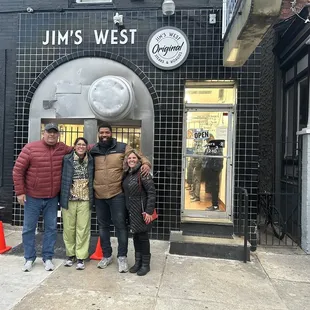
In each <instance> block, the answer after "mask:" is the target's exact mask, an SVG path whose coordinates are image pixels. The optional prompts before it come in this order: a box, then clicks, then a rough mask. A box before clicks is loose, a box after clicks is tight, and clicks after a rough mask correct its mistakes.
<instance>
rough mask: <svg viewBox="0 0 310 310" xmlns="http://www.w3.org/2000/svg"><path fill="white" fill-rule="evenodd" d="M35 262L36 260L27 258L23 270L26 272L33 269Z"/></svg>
mask: <svg viewBox="0 0 310 310" xmlns="http://www.w3.org/2000/svg"><path fill="white" fill-rule="evenodd" d="M33 264H34V261H32V260H27V261H26V262H25V264H24V266H23V268H22V271H25V272H27V271H31V270H32V266H33Z"/></svg>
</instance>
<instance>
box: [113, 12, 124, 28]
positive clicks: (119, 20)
mask: <svg viewBox="0 0 310 310" xmlns="http://www.w3.org/2000/svg"><path fill="white" fill-rule="evenodd" d="M113 22H114V24H115V25H116V26H117V27H118V26H123V25H124V22H123V15H120V14H118V13H115V15H114V16H113Z"/></svg>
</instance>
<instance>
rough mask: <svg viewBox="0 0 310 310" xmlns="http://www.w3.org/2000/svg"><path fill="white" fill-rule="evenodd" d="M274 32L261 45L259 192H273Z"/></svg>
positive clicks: (274, 139) (270, 30)
mask: <svg viewBox="0 0 310 310" xmlns="http://www.w3.org/2000/svg"><path fill="white" fill-rule="evenodd" d="M275 41H276V39H275V32H274V29H273V28H270V29H269V31H268V32H267V34H266V35H265V37H264V40H263V41H262V43H261V57H262V58H261V59H262V61H261V76H262V77H263V78H262V79H261V85H260V90H259V98H260V99H259V101H260V104H259V106H260V109H259V123H260V126H259V145H260V147H259V167H260V168H259V192H261V193H263V192H264V191H268V192H273V191H274V172H275V171H274V169H275V147H276V124H275V118H276V115H275V111H276V102H275V93H274V85H275V61H276V60H275V55H274V53H273V51H272V49H273V47H274V45H275Z"/></svg>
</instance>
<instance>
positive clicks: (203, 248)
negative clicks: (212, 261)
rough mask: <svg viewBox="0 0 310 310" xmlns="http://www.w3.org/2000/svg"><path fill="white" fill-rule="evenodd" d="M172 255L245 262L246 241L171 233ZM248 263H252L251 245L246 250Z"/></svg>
mask: <svg viewBox="0 0 310 310" xmlns="http://www.w3.org/2000/svg"><path fill="white" fill-rule="evenodd" d="M169 253H170V254H178V255H186V256H200V257H212V258H223V259H234V260H241V261H243V260H244V258H245V257H244V255H245V254H244V239H243V238H240V237H237V236H234V235H233V237H232V238H231V239H230V238H213V237H204V236H188V235H183V234H182V231H171V232H170V249H169ZM246 258H247V261H250V243H249V242H248V244H247V249H246Z"/></svg>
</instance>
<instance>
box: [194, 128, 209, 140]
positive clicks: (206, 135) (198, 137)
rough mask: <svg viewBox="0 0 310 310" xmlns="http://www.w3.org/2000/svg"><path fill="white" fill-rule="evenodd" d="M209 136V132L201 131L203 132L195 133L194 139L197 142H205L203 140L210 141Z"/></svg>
mask: <svg viewBox="0 0 310 310" xmlns="http://www.w3.org/2000/svg"><path fill="white" fill-rule="evenodd" d="M209 137H210V136H209V131H208V130H201V131H196V132H195V133H194V139H195V140H203V139H208V138H209Z"/></svg>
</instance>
